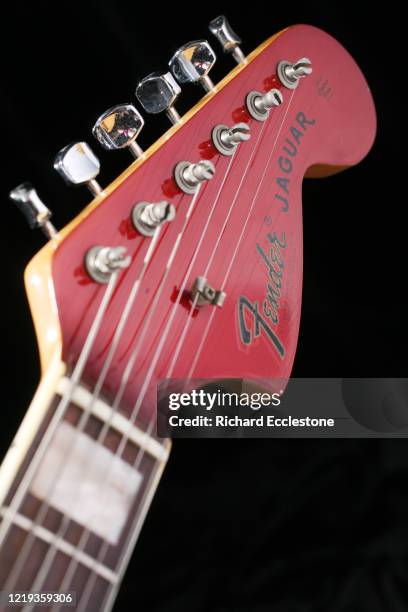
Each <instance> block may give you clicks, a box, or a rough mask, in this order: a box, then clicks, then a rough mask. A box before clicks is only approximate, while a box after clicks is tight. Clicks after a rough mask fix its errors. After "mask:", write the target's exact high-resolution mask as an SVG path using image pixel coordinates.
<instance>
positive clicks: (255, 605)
mask: <svg viewBox="0 0 408 612" xmlns="http://www.w3.org/2000/svg"><path fill="white" fill-rule="evenodd" d="M220 13H225V14H226V15H227V16H228V17H229V19H230V21H231V23H232V24H233V26H234V28H235V29H236V30H237V31H238V32H239V33H240V34H241V36H242V38H243V40H244V42H243V49H244V50H245V51H250V50H252V49H253V48H254V47H255V46H257V45H258V44H259V43H261V42H262V41H263V40H265V39H266V38H267V37H269V36H270V35H271V34H273V33H274V32H276V31H278V30H280V29H282V28H283V27H285V26H287V25H290V24H293V23H301V22H303V23H310V24H313V25H316V26H319V27H321V28H323V29H325V30H326V31H328V32H330V33H331V34H332V35H334V36H335V37H336V38H337V39H338V40H339V41H340V42H341V43H342V44H343V45H344V46H345V47H346V48H347V49H348V50H349V51H350V52H351V54H352V55H353V56H354V57H355V59H356V60H357V62H358V63H359V65H360V66H361V68H362V70H363V72H364V73H365V75H366V77H367V80H368V82H369V84H370V86H371V89H372V91H373V95H374V99H375V102H376V106H377V111H378V124H379V125H378V128H379V129H378V137H377V141H376V144H375V147H374V149H373V150H372V152H371V153H370V154H369V156H368V158H367V159H365V160H364V161H363V162H362V163H361V164H360V165H359V166H357V167H355V168H352V169H350V170H348V171H347V172H345V173H341V174H339V175H337V176H334V177H331V178H329V179H325V180H319V181H307V182H306V183H305V185H304V197H303V199H304V240H305V277H304V297H303V311H302V323H301V333H300V339H299V350H298V354H297V358H296V363H295V368H294V374H296V375H297V376H314V377H322V376H340V377H343V376H394V377H395V376H405V375H406V358H405V352H406V346H407V340H408V338H407V331H406V321H405V319H406V313H407V300H406V289H405V285H406V240H405V234H406V225H405V220H404V208H405V206H406V195H405V193H404V187H405V184H404V183H405V173H406V170H405V168H404V153H405V141H406V134H407V119H406V112H405V110H404V108H405V98H404V96H403V92H402V89H403V87H404V85H405V84H406V70H405V67H404V60H403V55H404V53H403V50H402V46H403V45H402V43H403V40H404V34H403V31H402V27H400V26H402V24H401V19H402V18H401V16H400V15H399V9H398V5H397V4H396V3H395V4H393V3H391V2H388V3H386V4H384V5H382V8H381V13H380V12H379V10H378V9H377V8H376V5H374V3H357V2H354V3H351V2H338V3H336V2H331V3H323V2H307V1H306V0H304V1H303V2H302V3H294V2H291V3H276V2H274V3H272V2H269V3H266V2H262V3H260V2H251V3H249V4H248V5H246V3H243V2H240V3H238V2H236V3H235V4H230V5H229V6H228V5H227V4H225V3H222V2H220V3H213V4H209V3H208V2H198V0H190V2H189V3H184V4H182V3H180V2H177V1H176V0H175V1H174V2H172V3H166V5H162V3H160V4H159V3H158V2H149V3H146V4H144V3H140V2H135V1H132V2H130V1H128V0H126V1H122V2H120V1H116V2H113V0H112V1H110V2H109V1H104V2H91V1H90V0H86V1H83V2H81V3H79V2H78V3H75V2H71V3H64V2H54V3H49V2H35V3H34V2H27V3H21V2H18V3H14V4H11V3H8V4H7V6H5V7H4V6H3V7H2V11H1V23H2V30H1V45H2V50H1V58H2V59H1V62H2V68H1V88H2V93H1V103H2V112H1V132H0V134H1V145H2V152H3V161H2V163H1V168H2V180H1V200H2V208H1V214H2V238H1V259H0V261H1V266H2V274H1V280H2V294H1V295H2V317H1V322H2V336H1V337H2V340H3V350H2V357H3V359H4V364H3V366H2V376H3V383H2V386H3V389H4V401H3V410H2V428H1V429H2V436H1V438H2V440H1V442H2V450H4V451H5V450H6V448H7V446H8V444H9V443H10V441H11V438H12V435H13V434H14V432H15V430H16V427H17V425H18V423H19V422H20V420H21V418H22V417H23V415H24V413H25V410H26V407H27V405H28V403H29V401H30V399H31V397H32V395H33V393H34V390H35V387H36V384H37V382H38V379H39V365H38V358H37V353H36V341H35V337H34V332H33V329H32V324H31V319H30V314H29V310H28V306H27V303H26V298H25V294H24V288H23V270H24V267H25V265H26V263H27V262H28V261H29V259H30V258H31V256H32V255H34V253H35V252H36V250H38V249H39V248H40V247H41V245H42V242H43V237H42V235H41V233H38V232H30V231H29V229H28V228H27V227H26V226H25V224H24V221H23V219H22V218H20V216H19V213H18V212H17V211H16V210H15V209H14V207H13V206H12V205H11V204H9V203H8V201H7V193H8V191H9V189H10V188H12V187H14V186H15V185H16V184H18V183H19V182H21V181H22V180H30V181H32V182H33V183H34V184H35V185H36V187H37V189H38V191H39V193H40V195H41V196H42V198H43V199H44V201H45V202H46V203H47V204H48V205H49V206H50V207H51V208H52V209H53V211H54V221H55V224H56V225H57V226H58V227H61V226H63V225H64V224H65V223H66V222H68V221H69V220H70V219H71V218H72V217H73V216H74V215H75V214H77V213H78V212H79V211H80V210H81V209H82V207H83V206H84V205H85V204H86V203H87V201H88V196H87V193H86V191H84V190H82V189H78V190H73V189H69V188H67V187H66V186H65V185H64V184H63V183H62V182H61V180H60V178H59V177H58V176H57V175H56V174H55V172H54V171H53V170H52V160H53V157H54V155H55V153H56V152H57V151H58V150H59V149H60V148H61V147H62V146H64V145H65V144H67V143H69V142H72V141H75V140H83V139H85V140H88V142H90V144H91V145H92V146H93V147H94V149H95V151H96V152H97V154H98V156H99V157H100V159H101V162H102V172H101V175H100V180H101V183H102V184H106V183H107V182H109V181H110V180H112V179H113V178H114V177H115V176H116V175H117V174H118V173H119V172H120V171H121V170H122V169H123V168H124V167H125V166H126V165H127V163H128V162H129V157H128V153H126V152H120V153H117V154H114V153H107V152H104V151H102V150H101V149H100V148H99V147H98V145H96V144H95V145H94V144H93V142H92V136H91V135H90V128H91V126H92V125H93V123H94V120H95V119H96V118H97V116H98V115H99V114H100V113H101V112H102V111H104V110H105V109H106V108H108V107H109V106H111V105H113V104H116V103H119V102H125V101H132V100H133V91H134V88H135V85H136V83H137V81H138V79H140V78H141V77H143V76H144V75H146V74H148V73H149V72H151V71H152V70H156V69H159V68H163V67H164V66H165V65H166V61H167V59H168V58H169V57H170V55H171V54H172V52H173V51H174V50H175V48H177V46H179V45H181V44H182V43H184V42H186V41H188V40H192V39H194V38H199V37H206V36H207V30H206V28H207V23H208V22H209V21H210V19H212V18H213V17H215V16H216V15H217V14H220ZM215 44H216V43H214V46H215ZM219 57H220V59H219V61H218V63H217V65H216V67H215V68H214V71H213V77H214V80H215V81H217V80H219V79H220V78H221V77H222V76H223V75H224V74H226V72H227V71H228V70H229V69H230V68H231V67H232V62H231V61H230V60H229V59H228V58H225V57H222V56H221V54H220V56H219ZM199 95H200V94H199V91H198V89H197V90H195V89H193V88H191V89H189V91H187V89H186V91H185V94H184V96H183V98H182V100H181V101H180V104H179V105H178V107H179V110H181V111H182V112H183V111H185V110H186V109H187V108H189V106H191V104H192V103H193V102H194V101H195V100H196V99H198V97H199ZM166 128H167V122H166V119H165V118H155V119H150V120H149V121H148V126H147V127H146V128H145V130H144V132H143V135H142V137H141V139H140V144H141V145H142V146H146V145H148V144H150V143H151V142H153V141H154V140H155V139H156V138H157V137H158V136H159V135H160V133H162V132H163V131H164V130H165V129H166ZM407 457H408V448H407V444H406V442H405V441H404V440H401V441H397V440H393V441H375V440H372V441H359V440H337V441H335V440H333V441H330V440H316V441H313V440H308V441H302V440H287V441H285V440H280V441H278V440H273V441H272V440H253V441H251V440H245V441H244V440H242V441H221V440H219V441H217V440H197V441H194V440H177V441H176V442H175V444H174V448H173V452H172V456H171V459H170V462H169V465H168V467H167V469H166V472H165V475H164V477H163V480H162V483H161V486H160V487H159V491H158V493H157V495H156V497H155V500H154V502H153V505H152V509H151V512H150V513H149V515H148V518H147V521H146V524H145V527H144V529H143V531H142V535H141V537H140V540H139V543H138V546H137V552H136V554H135V555H134V558H133V560H132V562H131V565H130V568H129V570H128V572H127V576H126V579H125V581H124V585H123V588H122V590H121V593H120V595H119V598H118V600H117V607H116V609H117V610H122V609H127V608H128V606H130V605H132V607H135V608H136V609H140V610H163V611H172V610H174V611H177V612H178V611H182V610H183V611H184V610H188V611H196V610H197V611H198V610H203V611H207V610H211V611H217V612H221V611H234V612H235V611H245V612H247V611H248V612H252V611H257V612H258V611H259V612H260V611H264V610H265V611H266V610H267V611H269V610H271V611H275V610H279V611H281V610H282V611H285V612H292V611H298V610H299V611H302V612H305V611H309V610H313V611H317V610H325V611H326V610H330V612H334V611H336V612H337V611H343V610H344V611H346V610H347V611H354V610H364V611H365V610H367V611H370V612H375V611H377V610H387V611H390V610H391V611H395V610H397V611H399V610H406V609H408V594H407V593H406V590H407V585H406V575H407V569H408V567H407V553H408V545H407V536H408V530H407V518H406V517H407V510H408V507H407V506H408V504H407V501H406V498H407V495H406V486H407V485H406V480H407V475H408V473H407V472H408V458H407Z"/></svg>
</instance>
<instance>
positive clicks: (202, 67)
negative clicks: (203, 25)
mask: <svg viewBox="0 0 408 612" xmlns="http://www.w3.org/2000/svg"><path fill="white" fill-rule="evenodd" d="M216 59H217V56H216V55H215V53H214V51H213V50H212V48H211V46H210V44H209V43H208V42H207V41H206V40H194V41H193V42H189V43H187V44H186V45H183V46H182V47H180V49H179V50H178V51H176V53H175V54H174V55H173V57H172V58H171V60H170V62H169V66H170V69H171V71H172V73H173V74H174V76H175V77H176V79H177V80H178V82H179V83H181V84H183V83H199V84H200V85H202V86H203V87H204V89H205V91H206V92H209V91H214V90H215V87H214V84H213V82H212V81H211V79H210V77H209V76H208V73H209V72H210V70H211V68H212V67H213V65H214V64H215V61H216Z"/></svg>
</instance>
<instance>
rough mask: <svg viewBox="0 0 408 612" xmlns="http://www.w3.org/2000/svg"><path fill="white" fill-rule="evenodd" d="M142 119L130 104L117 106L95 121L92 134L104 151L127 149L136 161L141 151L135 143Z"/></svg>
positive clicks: (142, 123)
mask: <svg viewBox="0 0 408 612" xmlns="http://www.w3.org/2000/svg"><path fill="white" fill-rule="evenodd" d="M143 126H144V119H143V117H142V115H141V114H140V113H139V112H138V111H137V110H136V108H135V107H134V106H133V105H132V104H118V105H117V106H113V107H112V108H110V109H108V110H107V111H106V112H104V113H103V115H101V116H100V117H99V119H98V120H97V121H96V123H95V125H94V127H93V129H92V134H93V135H94V136H95V138H96V139H97V140H98V142H99V143H100V144H101V145H102V146H103V147H104V149H108V150H109V151H111V150H116V149H124V148H126V147H127V148H129V149H130V150H131V152H132V153H133V155H134V157H135V158H136V159H137V158H139V157H141V156H142V155H143V150H142V149H141V148H140V146H139V145H138V144H137V142H136V138H137V137H138V135H139V133H140V131H141V129H142V127H143Z"/></svg>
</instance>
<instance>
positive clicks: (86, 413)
mask: <svg viewBox="0 0 408 612" xmlns="http://www.w3.org/2000/svg"><path fill="white" fill-rule="evenodd" d="M199 187H200V186H199ZM199 187H198V188H197V189H196V191H195V193H194V196H193V198H192V204H193V206H192V205H191V204H190V207H189V209H188V212H187V214H186V219H187V220H188V217H189V215H190V214H191V211H192V209H193V207H194V205H195V203H196V201H197V198H198V195H199V192H200V189H199ZM186 224H187V221H185V222H184V225H183V227H182V230H181V231H180V232H179V234H178V240H177V241H176V244H177V245H178V244H180V241H181V236H182V234H183V232H184V230H185V227H186ZM157 235H158V234H156V236H157ZM156 242H157V238H156V240H155V241H154V244H156ZM154 244H153V247H154ZM150 247H152V243H151V244H150ZM148 251H149V260H150V258H151V256H152V253H153V250H152V248H149V250H148ZM174 255H175V249H174V247H173V250H172V253H171V254H170V257H169V260H168V263H167V266H166V269H167V268H168V269H170V267H171V263H172V261H173V259H174ZM144 271H145V266H143V272H144ZM138 280H139V279H138ZM136 283H137V281H136ZM138 286H140V283H138ZM133 293H134V292H131V295H132V297H135V296H134V295H133ZM127 310H128V309H127V308H126V306H125V311H126V312H127ZM120 327H121V330H122V331H123V328H124V324H123V325H121V326H120ZM119 340H120V338H119V339H117V342H116V343H115V344H117V343H118V342H119ZM98 386H99V385H98ZM95 399H96V398H95ZM93 403H94V400H93V398H92V399H91V401H90V403H89V404H88V406H87V407H86V409H85V410H84V412H83V413H82V415H81V419H80V424H79V425H78V426H76V432H78V431H83V429H84V427H85V426H86V423H87V422H88V421H87V420H86V419H87V418H89V416H90V410H91V408H92V405H93ZM110 416H111V417H113V412H111V413H110ZM107 429H108V427H106V430H107ZM73 446H75V444H74V445H73ZM72 448H73V447H71V449H70V453H69V456H70V454H71V452H72ZM66 461H67V457H65V462H66ZM63 467H64V466H61V469H60V470H59V471H58V472H57V473H56V475H55V477H54V479H53V482H52V483H51V484H52V487H51V489H50V490H49V491H47V495H46V498H45V499H44V500H43V502H42V506H43V507H44V508H45V514H44V515H43V516H42V519H41V520H43V518H44V517H45V516H46V513H47V512H48V507H49V504H48V502H46V499H49V497H50V495H52V492H53V490H54V487H55V485H56V484H57V480H58V476H59V475H60V473H61V471H62V469H63ZM40 509H41V507H40ZM69 523H70V519H69V518H68V517H67V516H64V517H63V520H62V522H61V526H60V530H65V531H64V533H66V529H68V526H69ZM60 530H59V531H60ZM32 535H33V534H31V536H32ZM59 539H60V538H59V536H58V532H57V533H56V534H54V535H53V538H52V542H53V544H50V548H49V550H48V553H49V556H48V559H47V564H48V563H49V561H50V562H51V563H52V559H51V552H50V551H53V554H54V555H55V553H56V552H57V551H58V549H57V548H56V547H55V542H57V541H58V540H59ZM27 550H28V552H29V547H28V545H27ZM48 553H47V555H48ZM47 555H46V558H47ZM19 558H21V555H19ZM46 558H45V559H46ZM45 559H44V561H43V563H42V565H43V564H44V562H45ZM25 560H26V559H24V561H25ZM19 565H21V566H22V567H21V568H20V571H19V572H18V573H17V571H15V572H13V578H14V581H15V579H16V578H17V579H18V577H19V576H20V575H21V570H22V569H23V561H21V562H20V564H19ZM42 565H41V566H40V568H39V570H38V571H37V575H38V573H39V572H41V567H42ZM15 574H17V576H15ZM37 575H36V577H35V579H34V582H35V583H36V582H37ZM7 582H10V583H11V579H10V576H9V578H8V581H7ZM11 590H12V589H11ZM37 590H38V589H37ZM24 609H25V610H29V609H30V606H26V607H25V608H24Z"/></svg>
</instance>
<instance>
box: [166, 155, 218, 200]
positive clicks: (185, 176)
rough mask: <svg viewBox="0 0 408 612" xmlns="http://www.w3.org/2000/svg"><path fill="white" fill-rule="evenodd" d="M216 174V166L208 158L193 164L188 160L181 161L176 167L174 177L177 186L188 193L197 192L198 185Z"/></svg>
mask: <svg viewBox="0 0 408 612" xmlns="http://www.w3.org/2000/svg"><path fill="white" fill-rule="evenodd" d="M214 175H215V166H214V164H213V163H212V162H210V161H208V160H207V159H202V160H201V161H199V162H197V163H196V164H193V163H191V162H188V161H181V162H179V163H178V164H177V165H176V166H175V168H174V179H175V181H176V184H177V186H178V187H179V188H180V189H181V191H184V193H187V194H193V193H195V191H196V189H197V187H198V185H200V184H201V183H204V182H205V181H210V180H211V179H212V178H213V177H214Z"/></svg>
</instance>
